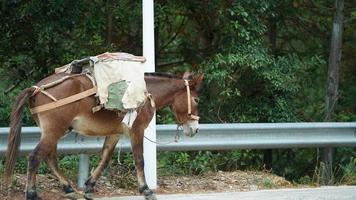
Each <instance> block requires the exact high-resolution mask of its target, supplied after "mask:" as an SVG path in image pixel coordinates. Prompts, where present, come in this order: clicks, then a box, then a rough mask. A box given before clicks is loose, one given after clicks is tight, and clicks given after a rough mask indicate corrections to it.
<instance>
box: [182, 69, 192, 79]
mask: <svg viewBox="0 0 356 200" xmlns="http://www.w3.org/2000/svg"><path fill="white" fill-rule="evenodd" d="M192 76H193V74H192V73H191V72H188V71H186V72H184V74H183V79H184V80H192Z"/></svg>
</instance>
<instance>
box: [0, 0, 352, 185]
mask: <svg viewBox="0 0 356 200" xmlns="http://www.w3.org/2000/svg"><path fill="white" fill-rule="evenodd" d="M154 6H155V30H156V33H155V34H156V46H155V48H156V52H155V53H156V71H161V72H173V73H175V72H184V71H186V70H195V71H199V72H201V73H204V75H205V86H204V88H203V90H202V92H201V94H200V99H201V103H200V109H199V112H200V113H199V115H200V116H201V122H202V123H204V122H215V123H217V122H222V123H225V122H229V123H233V122H298V121H322V120H323V119H324V107H325V105H324V101H325V93H326V92H325V83H326V73H327V61H328V53H329V52H328V49H329V46H330V41H329V38H330V32H331V25H332V12H331V10H332V8H331V6H332V2H331V1H318V2H315V1H299V0H286V1H267V0H256V1H249V0H241V1H221V0H211V1H188V0H183V1H182V0H179V1H178V0H171V1H155V5H154ZM354 7H355V3H354V2H353V1H347V2H345V24H344V25H345V26H344V27H345V30H344V34H343V41H344V44H343V52H342V62H341V67H340V81H339V83H340V86H339V89H340V90H339V98H338V104H337V105H336V111H335V113H334V116H333V119H334V120H335V121H355V120H356V114H355V113H356V104H355V98H356V87H354V85H355V84H354V83H355V82H356V76H355V74H356V71H355V69H356V68H355V67H354V66H355V64H354V55H355V54H356V48H355V46H356V45H355V35H356V34H355V33H356V32H355V30H356V26H355V25H356V23H355V21H356V12H355V10H354V9H353V8H354ZM141 8H142V7H141V1H129V0H120V1H100V0H95V1H83V0H78V1H67V0H64V1H63V0H53V1H49V2H47V1H40V0H33V1H3V2H2V3H1V8H0V24H1V26H0V33H1V38H0V66H1V67H0V80H1V81H0V90H1V91H5V90H7V89H8V88H10V87H11V86H12V85H15V89H14V90H12V91H11V92H9V93H8V94H4V93H3V92H1V93H0V126H8V124H9V117H10V111H11V103H12V102H14V101H15V99H16V96H17V94H18V93H20V91H21V90H22V89H24V88H26V87H29V86H31V85H33V84H34V83H35V82H36V81H38V80H40V79H42V78H43V77H45V76H47V75H48V74H51V73H52V71H53V69H54V68H55V67H59V66H62V65H64V64H66V63H69V62H71V61H72V60H74V59H79V58H83V57H86V56H90V55H96V54H99V53H103V52H106V51H123V52H129V53H133V54H137V55H141V54H142V39H141V38H142V36H141V35H142V30H141V17H142V14H141ZM157 122H159V123H174V122H175V120H174V116H173V115H172V114H171V112H170V110H169V109H168V108H167V109H164V110H161V111H158V112H157ZM23 125H34V123H33V120H32V119H31V115H30V114H29V112H28V111H26V112H25V116H24V123H23ZM274 155H275V158H274V160H273V171H274V172H275V173H277V174H279V175H284V176H285V177H287V178H288V179H289V180H295V181H296V182H298V181H299V182H302V183H306V182H309V181H310V180H314V179H315V178H314V174H315V171H316V169H318V167H317V165H318V162H319V160H320V159H319V157H318V156H319V155H318V152H317V150H315V149H298V150H296V149H289V150H275V151H274ZM121 156H122V157H121V158H120V160H122V162H123V163H124V164H127V165H129V168H130V169H132V168H133V160H132V156H131V154H123V155H121ZM351 157H353V158H355V157H356V155H355V149H351V148H338V149H337V152H336V156H335V158H336V160H335V163H338V165H339V169H338V170H336V171H339V172H340V173H341V174H338V175H337V176H336V178H337V179H339V180H347V182H351V183H354V182H353V181H350V178H342V177H351V180H353V177H354V175H353V174H352V173H351V171H352V170H353V165H354V160H350V158H351ZM159 159H160V161H159V166H160V171H161V172H162V173H170V172H172V173H175V174H183V173H186V174H200V173H205V172H207V171H216V170H235V169H249V168H252V169H261V168H262V166H263V164H262V153H261V151H258V150H244V151H229V152H224V151H221V152H215V151H211V152H209V151H202V152H195V153H194V152H188V153H187V152H177V153H160V154H159ZM98 160H99V157H98V156H92V157H91V161H92V163H93V164H92V166H91V167H94V166H96V165H97V163H98V162H99V161H98ZM59 163H60V167H61V168H62V169H63V170H64V171H65V173H67V175H69V176H71V177H75V176H76V171H77V169H78V166H77V163H78V157H77V156H69V157H67V156H65V157H62V156H61V157H60V158H59ZM26 167H27V162H26V159H25V158H20V159H19V161H18V163H17V165H16V171H17V172H21V173H25V171H26ZM0 169H1V162H0ZM0 171H1V170H0ZM40 171H41V173H47V172H48V169H47V168H46V167H45V165H41V167H40ZM310 177H312V178H310ZM266 184H267V185H268V181H267V182H266Z"/></svg>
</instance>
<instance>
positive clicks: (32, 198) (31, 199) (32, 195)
mask: <svg viewBox="0 0 356 200" xmlns="http://www.w3.org/2000/svg"><path fill="white" fill-rule="evenodd" d="M26 199H27V200H42V199H41V198H40V197H39V196H38V195H37V192H36V190H30V191H26Z"/></svg>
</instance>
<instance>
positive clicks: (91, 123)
mask: <svg viewBox="0 0 356 200" xmlns="http://www.w3.org/2000/svg"><path fill="white" fill-rule="evenodd" d="M121 121H122V118H119V117H118V116H117V115H116V114H111V113H109V112H106V113H105V112H104V113H103V112H100V111H99V112H98V113H96V114H89V115H83V116H77V117H75V118H74V119H73V121H72V124H71V126H72V128H73V129H74V130H75V131H76V132H78V133H79V134H82V135H89V136H107V135H115V134H123V133H124V130H125V127H124V126H123V124H122V123H121Z"/></svg>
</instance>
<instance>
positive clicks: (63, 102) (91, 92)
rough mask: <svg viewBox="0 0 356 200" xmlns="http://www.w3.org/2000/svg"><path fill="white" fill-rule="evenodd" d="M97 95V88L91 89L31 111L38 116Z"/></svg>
mask: <svg viewBox="0 0 356 200" xmlns="http://www.w3.org/2000/svg"><path fill="white" fill-rule="evenodd" d="M94 94H96V87H95V86H94V87H93V88H91V89H89V90H85V91H83V92H80V93H78V94H75V95H72V96H69V97H66V98H64V99H59V100H57V101H54V102H51V103H48V104H44V105H41V106H37V107H34V108H31V109H30V111H31V113H32V114H36V113H40V112H44V111H47V110H51V109H54V108H57V107H60V106H63V105H66V104H69V103H73V102H75V101H78V100H80V99H84V98H85V97H88V96H91V95H94Z"/></svg>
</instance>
